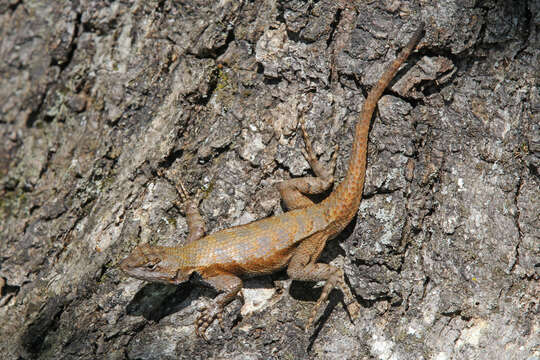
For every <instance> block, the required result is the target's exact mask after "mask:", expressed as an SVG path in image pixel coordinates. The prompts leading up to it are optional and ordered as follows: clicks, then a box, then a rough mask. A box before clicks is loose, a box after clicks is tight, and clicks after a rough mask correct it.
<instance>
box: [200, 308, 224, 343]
mask: <svg viewBox="0 0 540 360" xmlns="http://www.w3.org/2000/svg"><path fill="white" fill-rule="evenodd" d="M216 318H217V319H218V322H219V326H220V327H221V330H222V331H223V330H224V326H223V308H222V307H220V306H219V305H217V304H212V305H209V306H207V307H206V308H204V309H203V310H202V311H201V314H200V315H199V317H198V318H197V320H196V321H195V334H197V336H200V337H202V338H203V339H204V340H206V341H208V338H207V337H206V334H205V333H206V329H208V327H209V326H210V324H212V322H213V321H214V319H216Z"/></svg>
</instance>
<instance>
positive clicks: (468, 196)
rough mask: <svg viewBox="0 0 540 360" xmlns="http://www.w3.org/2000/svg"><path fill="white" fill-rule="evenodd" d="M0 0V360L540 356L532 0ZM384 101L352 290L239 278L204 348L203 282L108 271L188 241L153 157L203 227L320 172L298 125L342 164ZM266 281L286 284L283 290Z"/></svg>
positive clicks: (330, 256)
mask: <svg viewBox="0 0 540 360" xmlns="http://www.w3.org/2000/svg"><path fill="white" fill-rule="evenodd" d="M347 4H348V3H347V2H345V1H343V2H340V1H331V0H330V1H326V0H324V1H280V2H276V1H270V0H267V1H235V0H231V1H221V2H211V1H202V0H198V1H182V2H180V1H170V0H161V1H156V0H148V1H130V2H128V1H103V0H93V1H90V0H79V1H66V0H63V1H21V0H2V1H0V57H1V58H0V60H1V61H0V139H1V140H0V196H1V197H0V277H2V278H4V279H5V280H6V281H7V285H6V287H5V288H4V291H3V292H4V294H3V295H4V296H3V297H2V299H0V301H1V304H2V306H1V307H0V354H2V355H1V356H2V358H5V359H97V358H106V359H178V358H181V359H184V358H185V359H206V358H212V359H268V358H275V359H304V358H310V359H437V360H443V359H530V360H532V359H538V358H540V335H539V329H540V321H539V319H540V316H539V311H540V305H539V285H538V280H539V275H540V250H539V248H540V217H539V214H540V200H539V199H540V186H539V185H540V176H539V171H538V169H539V167H540V101H539V99H540V85H539V77H540V76H539V75H540V73H539V65H538V64H539V63H540V56H539V55H540V1H538V0H528V1H525V0H524V1H495V0H493V1H491V0H485V1H475V0H450V1H440V2H439V1H434V2H425V1H410V2H409V1H380V2H379V1H371V2H364V1H362V2H360V1H358V2H357V4H355V6H352V5H347ZM420 20H423V21H425V22H426V24H427V27H426V30H427V31H426V35H425V37H424V39H423V40H422V42H421V44H420V46H419V51H418V52H416V53H414V54H413V56H412V57H411V58H410V59H409V60H408V61H407V65H406V66H404V68H403V69H402V70H401V71H400V72H399V73H398V76H397V78H396V80H395V81H393V83H392V85H391V87H390V88H389V89H388V90H387V91H386V93H385V96H384V97H383V98H382V99H381V101H380V102H379V105H378V113H377V115H376V116H375V117H374V119H373V124H372V130H371V132H370V139H369V153H368V170H367V180H366V185H365V189H364V200H363V202H362V204H361V206H360V209H359V212H358V216H357V218H356V219H355V220H354V221H353V223H352V224H351V225H350V226H349V227H348V228H347V229H346V231H345V232H344V233H343V234H342V235H341V236H340V237H338V238H337V239H335V240H333V241H331V242H330V243H329V244H328V245H327V247H326V249H325V251H324V253H323V256H322V261H325V262H330V263H332V264H336V265H339V266H341V267H343V268H344V270H345V272H346V274H347V277H348V280H349V282H350V285H351V287H352V289H353V290H354V292H355V293H356V295H357V296H358V299H359V301H360V302H361V304H362V312H361V315H360V318H359V320H358V321H357V322H356V323H355V324H352V323H351V322H350V321H349V319H348V317H347V314H346V312H345V310H344V307H343V304H342V303H341V295H340V293H339V292H337V291H334V292H333V293H332V294H331V296H330V301H329V304H328V305H327V306H326V310H325V312H324V314H321V320H320V321H319V322H318V323H317V324H316V326H315V329H313V330H311V331H310V332H308V333H305V332H304V330H303V326H304V324H305V322H306V320H307V318H308V317H309V312H310V309H311V307H312V306H313V304H314V301H315V300H316V299H317V297H318V294H319V293H320V291H321V289H320V287H317V286H314V284H309V283H308V284H306V283H300V282H291V281H290V280H288V279H287V277H286V275H285V273H284V272H282V273H279V274H275V275H273V276H268V277H262V278H258V279H253V280H249V281H247V282H246V289H244V295H245V298H246V301H245V303H244V304H242V303H241V302H240V301H238V300H236V301H234V302H233V303H232V304H230V305H229V306H228V307H227V313H226V314H225V324H226V330H225V332H222V331H221V330H220V329H219V326H218V325H217V324H216V323H215V324H213V325H212V326H211V327H210V329H209V330H208V336H209V337H210V338H211V341H210V342H209V343H206V342H204V340H202V339H199V338H197V337H196V336H195V334H194V331H193V330H194V328H193V322H194V319H195V318H196V316H197V314H198V309H199V308H200V307H201V306H202V304H204V302H205V298H206V297H207V296H212V293H211V292H209V291H207V290H205V289H200V288H194V287H192V286H190V285H182V286H179V287H175V286H165V285H156V284H147V283H144V282H142V281H139V280H135V279H131V278H128V277H126V276H125V275H123V274H122V273H121V272H120V271H119V269H118V268H117V266H116V265H117V263H118V262H119V261H120V260H121V259H122V258H123V257H125V256H126V255H127V254H128V253H129V251H130V249H132V248H133V247H134V246H135V245H136V244H138V243H144V242H149V243H153V244H162V245H175V244H182V241H183V239H184V238H185V235H186V233H187V227H186V222H185V218H184V216H183V214H182V211H181V207H180V206H179V205H178V201H179V199H178V196H177V194H176V193H175V190H174V187H173V186H172V185H171V184H170V183H168V182H166V181H164V180H163V179H160V178H159V177H157V176H156V170H159V169H162V170H165V172H166V173H167V174H168V175H169V176H170V177H171V178H181V179H182V181H183V182H184V183H185V185H186V187H187V188H188V189H189V190H190V191H191V192H193V193H194V192H195V191H197V190H202V191H203V192H204V193H205V194H204V199H203V201H202V203H201V211H202V214H203V216H204V217H205V219H206V220H207V222H208V229H209V230H210V231H215V230H217V229H222V228H225V227H228V226H231V225H237V224H242V223H246V222H249V221H252V220H255V219H259V218H262V217H265V216H270V215H272V214H276V213H279V212H281V211H283V210H281V207H280V200H279V195H278V192H277V190H276V189H275V186H274V184H276V183H277V182H279V181H280V180H283V179H287V178H290V177H291V176H292V177H294V176H303V175H308V174H310V170H309V167H308V164H307V162H306V161H305V159H304V158H303V157H302V155H301V152H300V150H301V147H302V146H303V142H302V137H301V135H299V134H298V133H297V131H296V128H297V124H298V118H299V117H300V116H304V117H305V119H306V122H307V128H308V132H309V133H310V135H311V136H312V138H313V141H314V148H315V150H316V151H317V153H318V154H320V156H321V158H322V159H323V160H324V161H328V160H329V159H330V157H331V155H332V152H333V149H334V145H335V144H338V145H339V157H338V165H337V170H336V178H337V179H342V178H343V176H344V174H345V171H346V165H347V160H348V152H349V150H350V147H351V142H352V132H353V129H354V125H355V123H356V120H357V117H358V114H359V111H360V110H361V107H362V103H363V101H364V96H365V94H366V93H367V91H369V89H370V87H371V86H372V85H373V84H374V83H375V82H376V81H377V79H378V77H379V76H380V74H381V73H382V71H383V69H384V67H385V66H386V65H388V64H389V63H390V61H391V60H393V59H394V57H395V56H396V54H397V52H398V51H399V49H400V48H401V47H402V46H403V45H404V44H405V43H406V41H407V40H408V38H409V37H410V35H411V34H412V32H413V31H414V29H415V28H416V26H417V24H418V22H419V21H420ZM272 282H274V283H276V284H278V285H279V286H281V288H282V290H278V289H277V288H275V287H273V285H272Z"/></svg>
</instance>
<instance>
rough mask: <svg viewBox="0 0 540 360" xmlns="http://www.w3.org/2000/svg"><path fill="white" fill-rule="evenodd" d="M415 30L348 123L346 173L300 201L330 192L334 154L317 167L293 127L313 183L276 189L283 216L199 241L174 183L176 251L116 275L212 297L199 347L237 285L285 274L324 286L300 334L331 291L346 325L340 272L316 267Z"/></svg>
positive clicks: (200, 227)
mask: <svg viewBox="0 0 540 360" xmlns="http://www.w3.org/2000/svg"><path fill="white" fill-rule="evenodd" d="M423 29H424V23H421V24H420V26H419V27H418V29H417V30H416V31H415V32H414V34H413V35H412V37H411V38H410V40H409V42H408V43H407V45H406V46H405V47H404V48H403V49H402V50H401V52H400V53H399V54H398V55H397V57H396V59H395V60H394V61H393V62H392V63H391V64H390V65H389V66H388V67H387V68H386V70H385V72H384V73H383V75H382V76H381V77H380V79H379V80H378V82H377V83H376V85H375V86H374V87H372V89H371V90H370V92H369V93H368V96H367V98H366V100H365V101H364V104H363V107H362V110H361V113H360V116H359V120H358V121H357V124H356V128H355V135H354V140H353V144H352V149H351V154H350V159H349V166H348V170H347V172H346V175H345V177H344V179H343V181H342V182H341V183H340V184H339V185H337V186H336V187H335V188H334V189H333V191H332V192H331V193H330V194H329V195H328V197H326V198H325V199H323V200H322V201H320V202H318V203H315V202H314V201H312V200H311V199H310V198H309V197H308V196H306V194H307V195H313V194H320V193H322V192H324V191H326V190H328V189H330V187H331V186H332V185H333V182H334V177H333V172H334V167H335V160H336V154H337V151H334V154H333V156H332V159H331V160H330V164H329V165H330V166H329V167H327V168H325V167H324V166H323V165H322V164H321V163H320V162H319V160H318V159H317V156H316V155H315V153H314V152H313V149H312V144H311V141H310V139H309V137H308V134H307V132H306V129H305V126H304V125H303V122H300V123H301V126H300V128H301V130H302V134H303V137H304V144H305V149H303V154H304V156H305V157H306V159H307V160H308V162H309V164H310V166H311V168H312V170H313V172H314V174H315V175H316V176H315V177H301V178H293V179H289V180H285V181H282V182H280V183H278V184H277V188H278V190H279V192H280V194H281V197H282V199H283V202H284V204H285V206H286V208H288V210H289V211H287V212H284V213H282V214H279V215H275V216H271V217H267V218H263V219H260V220H256V221H254V222H251V223H248V224H244V225H239V226H234V227H231V228H227V229H224V230H220V231H217V232H215V233H212V234H209V235H206V236H205V223H204V220H203V218H202V216H201V215H200V213H199V210H198V203H199V196H195V197H194V198H191V197H190V196H189V195H188V193H187V191H186V190H185V188H184V186H183V184H182V183H181V182H180V185H178V184H175V186H176V189H177V191H178V193H179V194H180V196H181V198H182V200H183V203H184V206H185V211H184V212H185V215H186V221H187V225H188V236H187V238H186V241H185V242H184V245H183V246H150V245H148V244H141V245H138V246H137V247H136V248H135V249H134V250H133V251H132V252H131V253H130V255H129V256H128V257H127V258H125V259H124V260H122V261H121V263H120V265H119V267H120V269H121V270H122V271H123V272H124V273H126V274H127V275H129V276H131V277H134V278H137V279H141V280H146V281H150V282H161V283H167V284H181V283H184V282H187V281H191V282H195V283H200V284H202V285H206V286H210V287H212V288H214V289H215V290H217V292H218V294H217V296H216V297H215V298H214V299H213V301H212V302H211V303H210V304H209V305H208V306H206V307H205V308H203V309H202V310H201V312H200V314H199V316H198V317H197V318H196V320H195V324H194V325H195V333H196V335H198V336H200V337H202V338H204V339H206V340H207V337H206V335H205V333H206V330H207V329H208V327H209V326H210V325H211V324H212V322H213V321H214V320H216V319H217V320H218V323H219V325H220V327H221V329H222V330H223V329H224V326H223V315H222V313H223V310H224V307H225V306H226V305H227V304H228V303H229V302H231V301H232V300H233V299H234V298H235V297H236V296H237V295H238V294H239V292H240V290H241V289H242V286H243V283H242V279H244V278H247V277H252V276H259V275H264V274H270V273H273V272H276V271H279V270H282V269H285V268H286V269H287V275H288V276H289V277H290V278H291V279H293V280H300V281H325V283H324V286H323V289H322V292H321V294H320V296H319V298H318V300H317V302H316V304H315V306H313V308H312V311H311V314H310V317H309V319H308V321H307V324H306V330H307V329H309V328H310V326H311V324H312V323H313V321H314V319H315V318H316V315H317V311H318V309H319V308H320V307H321V305H322V304H323V303H324V302H325V301H326V299H327V298H328V295H329V293H330V292H331V291H332V290H333V289H334V288H335V287H336V286H337V287H339V289H340V290H341V291H342V292H343V296H344V297H343V299H344V303H345V306H346V309H347V312H348V313H349V316H350V318H351V321H352V322H353V323H354V321H355V319H356V318H357V317H358V315H359V312H360V304H359V303H358V301H357V300H356V298H355V297H354V296H353V294H352V292H351V290H350V289H349V287H348V286H347V284H346V282H345V279H344V272H343V270H342V269H340V268H338V267H335V266H332V265H329V264H325V263H318V262H317V260H318V258H319V255H320V254H321V252H322V251H323V249H324V247H325V245H326V242H327V240H328V239H332V238H334V237H336V236H337V235H338V234H339V233H340V232H341V231H342V230H343V229H344V228H345V227H346V226H347V225H348V224H349V222H350V221H351V220H352V219H353V217H354V216H355V215H356V213H357V211H358V207H359V204H360V201H361V199H362V191H363V186H364V181H365V175H366V161H367V141H368V134H369V127H370V123H371V118H372V117H373V113H374V111H375V108H376V105H377V102H378V100H379V99H380V97H381V96H382V93H383V92H384V90H385V89H386V87H387V86H388V84H389V83H390V81H391V80H392V79H393V78H394V76H395V74H396V73H397V71H398V70H399V68H400V67H401V65H402V64H403V62H404V61H405V60H406V59H407V58H408V57H409V55H410V54H411V52H412V51H413V50H414V49H415V48H416V45H417V44H418V42H419V41H420V39H421V38H422V36H423ZM161 174H162V173H161Z"/></svg>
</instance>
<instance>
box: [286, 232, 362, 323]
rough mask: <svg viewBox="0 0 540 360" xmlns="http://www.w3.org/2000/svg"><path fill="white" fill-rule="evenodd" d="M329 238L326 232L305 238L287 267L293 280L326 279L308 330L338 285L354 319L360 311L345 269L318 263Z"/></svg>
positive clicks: (310, 318) (313, 310)
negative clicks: (347, 280) (347, 281)
mask: <svg viewBox="0 0 540 360" xmlns="http://www.w3.org/2000/svg"><path fill="white" fill-rule="evenodd" d="M327 238H328V237H327V236H326V235H325V234H315V235H313V236H311V237H310V238H308V239H306V240H304V241H303V242H302V243H301V244H300V245H299V246H298V248H297V249H296V250H295V253H294V255H293V257H292V258H291V260H290V262H289V266H288V268H287V274H288V275H289V277H290V278H292V279H293V280H302V281H321V280H325V281H326V282H325V284H324V287H323V290H322V292H321V295H320V296H319V299H318V300H317V303H316V304H315V306H314V307H313V309H312V311H311V315H310V317H309V319H308V322H307V324H306V330H308V329H309V328H310V327H311V324H312V323H313V321H314V320H315V317H316V316H317V312H318V310H319V308H320V307H321V306H322V304H323V303H324V302H325V301H326V300H327V299H328V295H329V294H330V292H332V290H333V289H334V288H335V287H336V286H337V287H339V289H340V290H341V291H342V292H343V300H344V301H345V306H346V307H347V311H348V313H349V315H350V317H351V319H352V320H353V321H354V320H355V319H356V318H357V317H358V314H359V312H360V305H359V304H358V302H357V301H356V299H355V298H354V296H353V294H352V292H351V290H350V289H349V287H348V285H347V284H346V282H345V278H344V273H343V270H341V269H339V268H337V267H335V266H332V265H328V264H323V263H316V261H317V258H318V257H319V255H320V253H321V252H322V250H323V248H324V245H325V244H326V239H327Z"/></svg>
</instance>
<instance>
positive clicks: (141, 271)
mask: <svg viewBox="0 0 540 360" xmlns="http://www.w3.org/2000/svg"><path fill="white" fill-rule="evenodd" d="M167 249H168V248H167V247H164V246H150V245H148V244H142V245H139V246H137V247H136V248H135V249H134V250H133V251H132V252H131V254H129V256H128V257H127V258H125V259H124V260H122V262H121V263H120V265H119V266H120V269H121V270H122V271H123V272H124V273H126V274H127V275H129V276H131V277H134V278H136V279H140V280H146V281H151V282H161V283H166V284H179V283H181V282H183V281H185V280H187V279H185V280H184V279H183V278H184V276H182V277H181V276H179V274H180V273H182V271H181V269H179V267H178V264H177V262H175V261H174V258H173V256H172V255H171V254H169V252H168V251H167ZM186 275H187V277H189V274H186Z"/></svg>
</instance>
